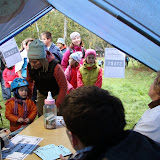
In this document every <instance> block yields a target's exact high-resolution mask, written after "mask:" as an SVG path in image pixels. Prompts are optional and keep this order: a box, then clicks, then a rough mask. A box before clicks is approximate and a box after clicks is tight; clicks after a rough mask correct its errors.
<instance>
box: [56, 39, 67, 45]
mask: <svg viewBox="0 0 160 160" xmlns="http://www.w3.org/2000/svg"><path fill="white" fill-rule="evenodd" d="M56 43H62V44H65V42H64V39H63V38H58V39H57V42H56Z"/></svg>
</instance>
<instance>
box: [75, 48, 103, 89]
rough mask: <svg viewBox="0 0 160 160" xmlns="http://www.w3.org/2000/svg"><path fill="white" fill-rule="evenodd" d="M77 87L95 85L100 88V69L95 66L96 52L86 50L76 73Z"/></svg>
mask: <svg viewBox="0 0 160 160" xmlns="http://www.w3.org/2000/svg"><path fill="white" fill-rule="evenodd" d="M77 76H78V77H77V83H78V87H82V86H88V85H96V86H98V87H100V88H101V87H102V69H101V68H100V67H99V66H98V65H97V64H96V51H95V50H94V49H87V50H86V53H85V60H84V63H83V66H82V67H80V68H79V71H78V73H77Z"/></svg>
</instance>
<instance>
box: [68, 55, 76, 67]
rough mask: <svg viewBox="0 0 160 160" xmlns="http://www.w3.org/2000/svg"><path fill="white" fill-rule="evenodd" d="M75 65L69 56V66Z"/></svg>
mask: <svg viewBox="0 0 160 160" xmlns="http://www.w3.org/2000/svg"><path fill="white" fill-rule="evenodd" d="M75 63H76V61H75V60H74V59H73V58H72V57H71V56H69V65H70V66H74V65H75Z"/></svg>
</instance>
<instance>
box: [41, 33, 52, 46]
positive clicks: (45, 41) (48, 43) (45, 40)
mask: <svg viewBox="0 0 160 160" xmlns="http://www.w3.org/2000/svg"><path fill="white" fill-rule="evenodd" d="M41 40H42V42H43V43H44V44H45V45H46V46H48V45H50V42H51V39H50V38H47V37H46V36H45V35H42V36H41Z"/></svg>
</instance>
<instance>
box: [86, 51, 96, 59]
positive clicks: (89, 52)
mask: <svg viewBox="0 0 160 160" xmlns="http://www.w3.org/2000/svg"><path fill="white" fill-rule="evenodd" d="M90 54H92V55H94V56H95V58H96V51H95V50H94V49H87V50H86V52H85V58H86V57H87V56H88V55H90Z"/></svg>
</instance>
